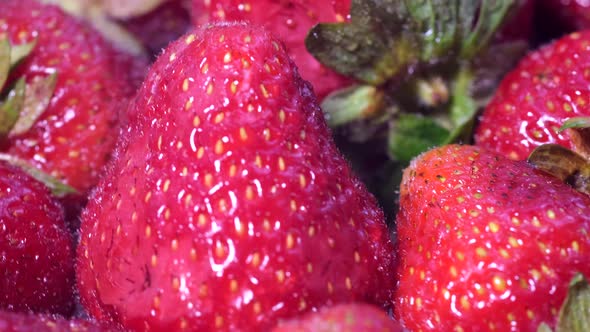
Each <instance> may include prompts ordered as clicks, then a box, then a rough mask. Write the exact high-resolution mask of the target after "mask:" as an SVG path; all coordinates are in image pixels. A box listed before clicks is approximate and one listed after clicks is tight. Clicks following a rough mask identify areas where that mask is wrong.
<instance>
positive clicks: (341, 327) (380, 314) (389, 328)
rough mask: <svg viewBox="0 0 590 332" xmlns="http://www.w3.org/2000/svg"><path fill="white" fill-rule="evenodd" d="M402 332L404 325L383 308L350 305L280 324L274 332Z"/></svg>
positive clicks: (326, 309) (342, 305) (331, 308)
mask: <svg viewBox="0 0 590 332" xmlns="http://www.w3.org/2000/svg"><path fill="white" fill-rule="evenodd" d="M357 331H364V332H402V331H404V329H403V328H402V326H401V325H400V324H399V323H398V322H396V321H394V320H393V319H392V318H391V317H389V316H388V315H387V313H385V312H384V311H383V310H382V309H381V308H377V307H374V306H371V305H367V304H359V303H350V304H339V305H336V306H333V307H325V308H322V309H320V311H319V312H314V313H309V314H307V315H304V316H303V317H301V318H295V319H292V320H290V321H285V322H281V323H279V325H278V326H277V327H275V328H274V329H273V330H272V332H357Z"/></svg>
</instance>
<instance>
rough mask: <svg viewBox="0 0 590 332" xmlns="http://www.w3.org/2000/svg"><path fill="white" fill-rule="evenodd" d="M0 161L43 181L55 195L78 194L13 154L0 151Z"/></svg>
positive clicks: (73, 189)
mask: <svg viewBox="0 0 590 332" xmlns="http://www.w3.org/2000/svg"><path fill="white" fill-rule="evenodd" d="M0 161H4V162H7V163H9V164H11V165H13V166H16V167H18V168H20V169H21V170H23V171H24V172H25V173H27V174H29V175H30V176H31V177H33V178H35V179H36V180H37V181H39V182H41V183H43V184H44V185H45V186H46V187H47V188H49V190H50V191H51V193H52V194H53V195H54V196H56V197H64V196H67V195H70V194H79V192H78V191H77V190H76V189H75V188H73V187H71V186H68V185H67V184H65V183H63V182H62V181H60V180H59V179H57V178H56V177H54V176H51V175H49V174H47V173H45V172H43V171H42V170H40V169H38V168H36V167H35V166H33V165H31V164H29V163H28V162H27V161H25V160H23V159H20V158H17V157H15V156H12V155H9V154H6V153H0Z"/></svg>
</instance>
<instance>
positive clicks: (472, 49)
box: [461, 0, 518, 59]
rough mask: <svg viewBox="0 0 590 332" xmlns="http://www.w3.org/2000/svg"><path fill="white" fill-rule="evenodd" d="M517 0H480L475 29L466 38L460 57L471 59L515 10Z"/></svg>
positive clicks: (485, 45)
mask: <svg viewBox="0 0 590 332" xmlns="http://www.w3.org/2000/svg"><path fill="white" fill-rule="evenodd" d="M517 4H518V0H482V1H481V2H480V7H479V13H478V15H477V23H476V25H475V28H474V29H473V30H472V31H471V33H469V35H467V36H466V38H465V40H464V41H463V45H462V48H461V56H462V57H463V58H465V59H471V58H473V57H474V56H475V55H477V54H478V53H479V52H480V51H481V50H482V49H483V48H485V47H487V45H488V44H489V43H490V40H491V39H492V37H493V36H494V34H495V33H496V31H497V30H498V28H499V27H500V26H501V25H502V23H504V21H505V20H506V18H507V17H508V13H509V12H510V10H511V9H514V8H516V5H517Z"/></svg>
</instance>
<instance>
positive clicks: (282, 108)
mask: <svg viewBox="0 0 590 332" xmlns="http://www.w3.org/2000/svg"><path fill="white" fill-rule="evenodd" d="M128 113H129V121H130V126H129V129H128V130H127V131H126V133H125V134H123V137H122V138H121V141H120V143H119V144H118V147H117V149H116V157H115V161H114V162H113V163H112V165H111V166H110V167H109V171H108V174H107V175H106V176H105V177H103V179H102V180H101V182H100V183H99V185H98V187H97V190H96V191H95V193H94V195H93V196H92V198H91V200H90V202H89V204H88V206H87V208H86V210H85V211H84V212H83V215H82V227H81V241H80V246H79V247H78V263H79V264H78V266H77V275H78V285H79V289H80V293H81V298H82V303H83V305H84V306H85V307H86V308H87V309H88V310H89V312H90V314H91V315H92V316H94V317H96V318H98V319H100V320H102V319H110V318H112V319H115V320H117V321H119V322H121V323H122V324H123V325H124V326H125V327H126V328H129V329H131V330H148V329H149V330H150V331H170V330H181V329H188V330H191V331H192V330H194V331H201V330H203V331H205V330H222V331H223V330H244V331H250V330H251V331H260V330H265V329H268V328H270V327H272V326H273V325H274V324H275V323H276V321H277V319H279V318H288V317H291V316H294V315H298V314H301V313H304V312H307V311H310V310H315V309H316V308H319V307H320V306H323V305H325V304H330V303H340V302H349V301H355V300H356V301H367V302H371V303H376V304H378V305H385V304H387V303H388V302H389V300H390V296H391V291H392V287H393V286H394V285H395V281H394V279H393V277H394V273H395V271H393V264H394V257H393V256H392V255H393V248H392V244H391V242H390V240H389V235H388V230H387V229H386V226H385V223H384V220H383V213H382V211H380V210H379V208H378V207H377V205H376V202H375V199H374V197H372V196H371V195H370V194H369V193H368V192H367V191H366V189H365V188H364V186H363V185H362V184H361V183H360V181H359V180H358V179H357V178H356V177H355V176H354V175H353V174H352V173H351V170H350V168H349V167H348V165H347V164H346V162H345V160H344V159H343V157H342V156H341V155H340V154H339V152H338V151H337V149H336V147H335V145H334V143H333V141H332V138H331V136H330V133H329V130H328V128H327V125H326V123H325V121H324V119H323V115H322V112H321V110H320V108H319V107H318V105H317V102H316V100H315V97H314V95H313V92H312V90H311V87H310V86H309V84H308V83H306V82H305V81H303V80H302V79H301V78H300V77H299V75H298V74H297V70H296V67H295V65H294V64H293V62H292V61H291V60H290V59H289V56H288V54H287V53H286V51H285V48H284V46H283V45H282V44H281V43H280V42H279V41H278V40H277V39H274V38H273V37H271V36H270V35H269V33H267V32H266V31H264V30H263V29H262V28H260V27H250V26H247V25H245V24H233V23H225V24H218V25H212V26H208V27H206V28H203V29H202V30H196V31H194V32H192V33H189V34H187V35H185V36H183V37H182V38H181V39H179V40H178V41H176V42H174V43H173V44H171V45H170V46H169V47H168V49H167V50H166V51H165V52H164V53H163V54H162V55H161V56H160V57H159V58H158V60H157V61H156V62H155V63H154V65H153V66H152V68H151V69H150V71H149V73H148V75H147V78H146V81H145V82H144V84H143V87H142V88H141V89H140V91H139V92H138V95H137V96H136V98H135V99H134V101H133V103H132V105H131V107H130V109H129V112H128Z"/></svg>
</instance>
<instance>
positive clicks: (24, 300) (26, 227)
mask: <svg viewBox="0 0 590 332" xmlns="http://www.w3.org/2000/svg"><path fill="white" fill-rule="evenodd" d="M73 245H74V244H73V239H72V237H71V235H70V233H69V231H68V229H67V228H66V224H65V221H64V212H63V208H62V207H61V206H60V205H59V203H57V201H56V199H55V198H54V197H52V196H51V193H50V192H49V190H48V189H47V188H46V187H45V185H44V184H42V183H40V182H38V181H36V180H35V179H33V178H32V177H30V176H29V175H27V174H25V173H24V172H23V171H22V170H20V169H18V168H15V167H13V166H10V165H8V164H6V163H4V162H0V308H4V309H10V310H14V311H29V310H32V311H37V312H52V313H63V314H68V313H70V312H71V311H72V309H73V299H74V298H73V297H74V249H73ZM0 330H2V331H4V330H3V329H0Z"/></svg>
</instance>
